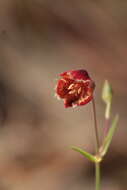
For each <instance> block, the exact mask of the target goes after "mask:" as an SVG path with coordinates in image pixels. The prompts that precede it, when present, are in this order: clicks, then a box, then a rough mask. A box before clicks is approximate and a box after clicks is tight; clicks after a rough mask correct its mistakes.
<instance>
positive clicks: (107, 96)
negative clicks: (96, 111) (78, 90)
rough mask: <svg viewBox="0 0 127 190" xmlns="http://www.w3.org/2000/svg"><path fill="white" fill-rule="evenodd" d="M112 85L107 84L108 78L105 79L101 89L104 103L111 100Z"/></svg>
mask: <svg viewBox="0 0 127 190" xmlns="http://www.w3.org/2000/svg"><path fill="white" fill-rule="evenodd" d="M112 95H113V92H112V87H111V85H110V84H109V82H108V80H105V82H104V86H103V90H102V100H103V101H104V102H105V103H106V104H109V103H111V101H112Z"/></svg>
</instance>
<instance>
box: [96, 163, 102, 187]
mask: <svg viewBox="0 0 127 190" xmlns="http://www.w3.org/2000/svg"><path fill="white" fill-rule="evenodd" d="M95 175H96V179H95V184H96V190H100V184H101V183H100V182H101V179H100V163H96V164H95Z"/></svg>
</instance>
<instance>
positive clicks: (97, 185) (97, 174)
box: [92, 98, 100, 190]
mask: <svg viewBox="0 0 127 190" xmlns="http://www.w3.org/2000/svg"><path fill="white" fill-rule="evenodd" d="M92 105H93V115H94V129H95V137H96V155H98V154H99V148H100V141H99V133H98V126H97V116H96V107H95V101H94V98H93V100H92ZM95 189H96V190H100V163H99V162H97V163H95Z"/></svg>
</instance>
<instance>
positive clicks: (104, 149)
mask: <svg viewBox="0 0 127 190" xmlns="http://www.w3.org/2000/svg"><path fill="white" fill-rule="evenodd" d="M118 120H119V116H118V115H116V116H115V118H114V120H113V122H112V125H111V128H110V129H109V132H108V134H107V136H106V137H105V139H104V142H103V145H102V147H101V148H100V154H101V156H104V155H105V154H106V153H107V151H108V148H109V146H110V144H111V141H112V137H113V135H114V133H115V130H116V127H117V123H118Z"/></svg>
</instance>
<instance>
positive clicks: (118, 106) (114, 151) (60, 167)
mask: <svg viewBox="0 0 127 190" xmlns="http://www.w3.org/2000/svg"><path fill="white" fill-rule="evenodd" d="M126 20H127V1H124V0H101V1H100V0H96V1H94V0H54V1H51V0H1V1H0V190H42V189H43V190H65V189H66V190H84V189H85V190H92V189H94V166H93V165H92V164H91V163H89V161H88V160H86V159H84V158H83V157H82V156H81V155H79V154H78V153H76V152H73V151H72V150H70V148H69V146H70V145H77V146H80V147H84V148H85V149H86V150H89V151H90V152H93V151H94V144H95V139H94V132H93V116H92V106H91V103H90V104H88V105H86V106H84V107H81V108H75V109H71V108H69V109H65V108H64V107H63V102H62V101H57V100H56V99H55V98H54V87H55V84H56V82H57V79H58V74H59V73H61V72H63V71H66V70H70V69H79V68H82V69H86V70H88V72H89V74H90V76H91V77H92V78H93V79H94V81H95V82H96V91H95V98H96V107H97V117H98V124H99V127H100V131H102V128H103V123H104V104H103V102H102V100H101V88H102V85H103V82H104V80H105V79H108V80H109V81H110V83H111V84H112V86H113V89H114V97H113V108H112V117H113V115H115V113H119V115H120V121H119V126H118V129H117V132H116V134H115V136H114V138H113V143H112V145H111V148H110V151H109V153H108V155H107V156H106V158H105V160H104V161H103V164H102V185H103V188H102V189H103V190H107V189H108V190H126V189H127V148H126V144H127V137H126V136H127V128H126V123H127V116H126V113H127V64H126V61H127V22H126Z"/></svg>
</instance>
